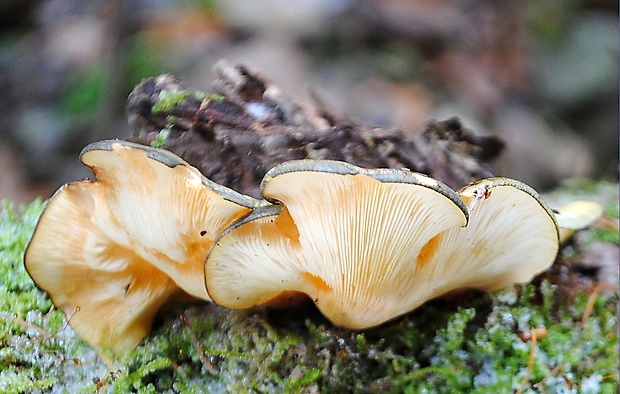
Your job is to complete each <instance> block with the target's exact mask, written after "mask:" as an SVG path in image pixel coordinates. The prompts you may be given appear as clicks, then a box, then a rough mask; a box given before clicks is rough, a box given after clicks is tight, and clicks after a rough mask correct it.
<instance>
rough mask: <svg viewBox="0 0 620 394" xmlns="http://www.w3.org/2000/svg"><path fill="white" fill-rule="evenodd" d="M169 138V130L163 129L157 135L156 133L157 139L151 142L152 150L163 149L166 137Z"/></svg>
mask: <svg viewBox="0 0 620 394" xmlns="http://www.w3.org/2000/svg"><path fill="white" fill-rule="evenodd" d="M169 136H170V129H169V128H165V129H162V130H161V131H160V132H159V133H157V137H155V139H154V140H153V142H151V146H152V147H153V148H163V147H164V144H165V143H166V141H168V137H169Z"/></svg>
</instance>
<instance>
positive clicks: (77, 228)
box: [24, 140, 255, 352]
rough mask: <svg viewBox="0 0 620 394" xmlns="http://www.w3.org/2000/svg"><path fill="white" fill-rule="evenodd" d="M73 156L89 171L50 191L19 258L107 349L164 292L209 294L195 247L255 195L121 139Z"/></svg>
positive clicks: (201, 249)
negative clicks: (87, 178) (84, 178)
mask: <svg viewBox="0 0 620 394" xmlns="http://www.w3.org/2000/svg"><path fill="white" fill-rule="evenodd" d="M81 159H82V161H83V163H84V164H86V165H87V166H89V167H90V168H91V169H92V170H93V172H94V173H95V175H96V177H97V178H98V180H96V181H80V182H76V183H73V184H69V185H65V186H63V187H62V188H60V189H59V190H58V191H57V192H56V194H55V195H54V196H53V197H52V198H51V200H50V201H49V203H48V205H47V207H46V208H45V210H44V212H43V214H42V215H41V218H40V219H39V223H38V224H37V227H36V229H35V232H34V235H33V237H32V239H31V240H30V243H29V245H28V247H27V249H26V253H25V255H24V261H25V266H26V269H27V271H28V273H29V274H30V276H31V277H32V279H33V280H34V281H35V283H36V284H37V285H38V286H39V287H40V288H42V289H43V290H45V291H47V292H48V293H49V294H50V297H51V298H52V300H53V302H54V304H55V305H56V306H57V307H58V308H59V309H61V310H63V312H64V313H65V315H66V316H67V320H68V321H69V323H70V325H71V326H72V327H73V328H74V330H75V331H76V332H77V334H78V335H80V337H82V338H83V339H84V340H85V341H86V342H87V343H89V344H90V345H91V346H93V347H95V348H98V349H109V350H112V351H114V352H117V351H119V350H121V349H124V348H131V347H134V346H135V345H137V344H138V342H139V341H140V340H141V339H142V338H143V337H144V336H145V335H146V334H147V333H148V331H149V330H150V326H151V323H152V319H153V316H154V315H155V313H156V311H157V310H158V309H159V307H160V306H161V305H162V303H164V302H165V301H166V300H167V299H168V298H169V297H170V296H171V295H173V294H174V293H176V292H181V291H183V292H186V293H188V294H190V295H192V296H194V297H197V298H200V299H205V300H209V297H208V295H207V292H206V289H205V285H204V271H203V264H204V257H205V255H206V253H207V251H208V250H209V248H210V247H211V245H212V242H213V240H214V239H215V238H217V237H218V236H219V235H220V233H221V232H222V231H223V230H224V228H226V227H227V226H229V225H230V224H232V223H233V222H235V221H236V220H238V219H239V218H241V217H243V216H244V215H247V214H248V213H249V212H251V210H252V208H253V207H254V205H255V200H253V199H250V198H247V197H245V196H242V195H240V194H238V193H235V192H233V191H232V190H229V189H226V188H224V187H222V186H219V185H216V184H214V183H212V182H211V181H209V180H207V179H205V178H204V177H203V176H202V175H200V173H199V172H198V171H197V170H196V169H194V168H192V167H190V166H189V165H188V164H187V163H185V162H184V161H182V160H181V159H179V158H178V157H176V156H174V155H172V154H171V153H169V152H166V151H162V150H158V149H154V148H150V147H145V146H141V145H137V144H132V143H128V142H125V141H116V140H114V141H101V142H97V143H94V144H91V145H89V146H87V147H86V148H85V149H84V150H83V151H82V154H81Z"/></svg>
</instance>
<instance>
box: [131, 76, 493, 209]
mask: <svg viewBox="0 0 620 394" xmlns="http://www.w3.org/2000/svg"><path fill="white" fill-rule="evenodd" d="M218 71H219V79H218V80H217V81H216V82H215V83H214V88H213V92H212V93H205V92H201V91H197V90H193V89H191V88H189V87H187V86H185V85H184V83H183V82H182V81H181V80H179V79H178V78H175V77H173V76H171V75H162V76H159V77H156V78H151V79H147V80H144V81H143V82H142V83H140V84H139V85H138V86H137V87H136V88H135V89H134V91H133V92H132V93H131V95H130V96H129V101H128V105H127V111H128V115H129V120H130V123H131V124H132V126H133V127H134V129H135V130H136V131H135V134H134V137H133V140H134V141H135V142H139V143H142V144H153V141H155V140H156V139H158V141H160V142H163V147H164V148H165V149H168V150H170V151H172V152H174V153H175V154H177V155H178V156H180V157H182V158H183V159H184V160H186V161H187V162H189V163H190V164H192V165H193V166H195V167H197V168H198V169H199V170H200V171H201V172H202V173H203V174H204V175H205V176H207V177H208V178H210V179H211V180H213V181H215V182H217V183H220V184H222V185H225V186H228V187H231V188H233V189H235V190H237V191H239V192H241V193H245V194H248V195H251V196H254V197H259V196H260V192H259V190H258V186H259V183H260V180H261V179H262V177H263V175H264V174H265V172H267V170H269V169H270V168H271V167H273V166H274V165H276V164H279V163H282V162H284V161H287V160H293V159H304V158H310V159H333V160H342V161H346V162H349V163H353V164H356V165H358V166H361V167H367V168H380V167H390V168H408V169H410V170H412V171H418V172H422V173H425V174H428V175H430V176H432V177H434V178H436V179H439V180H442V181H443V182H445V183H446V184H448V185H449V186H451V187H453V188H457V189H458V188H460V187H462V186H464V185H466V184H468V183H469V182H471V181H473V180H477V179H480V178H486V177H490V176H492V171H491V168H490V166H489V160H491V159H493V158H494V157H495V156H497V155H498V154H499V152H500V151H501V149H502V147H503V143H502V142H501V141H500V140H498V139H497V138H495V137H481V136H477V135H475V134H473V133H472V132H470V131H469V130H467V129H465V128H464V127H463V126H462V125H461V122H460V121H459V120H458V119H457V118H452V119H449V120H446V121H440V122H436V121H431V122H429V123H428V125H427V126H426V129H425V130H424V131H423V132H421V133H419V134H417V135H416V136H415V137H411V138H408V137H406V135H405V133H404V132H403V131H402V130H400V129H391V130H385V129H378V128H372V127H369V126H366V125H362V124H358V123H357V122H354V121H353V120H351V119H343V118H340V117H338V116H335V115H333V114H332V113H331V111H329V109H327V108H325V107H324V106H323V105H318V107H319V108H318V109H317V110H313V111H309V110H306V109H304V108H302V107H300V106H299V105H297V104H295V103H294V102H292V101H290V100H289V99H287V98H286V97H285V96H284V95H283V94H282V93H281V91H280V89H279V88H278V87H277V86H276V85H274V84H272V83H270V82H268V81H266V80H265V79H264V78H262V77H261V76H259V75H257V74H256V73H252V72H250V71H249V70H248V69H246V68H245V67H243V66H236V67H229V66H226V65H220V66H219V68H218ZM162 130H165V134H163V133H162ZM164 135H167V137H166V138H162V136H164ZM158 136H159V137H158Z"/></svg>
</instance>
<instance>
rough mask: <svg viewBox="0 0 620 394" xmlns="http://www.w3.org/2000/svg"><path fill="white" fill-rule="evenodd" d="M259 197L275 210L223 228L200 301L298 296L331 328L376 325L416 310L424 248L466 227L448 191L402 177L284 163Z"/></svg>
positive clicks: (246, 302) (257, 301)
mask: <svg viewBox="0 0 620 394" xmlns="http://www.w3.org/2000/svg"><path fill="white" fill-rule="evenodd" d="M261 187H262V190H263V195H264V197H265V198H267V199H268V200H272V201H278V202H280V203H281V204H282V207H281V208H279V211H278V208H271V207H267V208H262V209H258V210H256V211H255V212H254V213H253V214H252V215H250V216H248V217H247V218H246V219H245V220H243V221H242V222H240V223H238V224H237V225H235V226H234V227H232V228H230V229H229V230H228V231H227V232H226V233H225V235H223V236H222V237H221V238H220V239H219V240H218V241H217V242H216V245H214V247H213V249H212V251H211V252H210V254H209V256H208V258H207V261H206V264H205V272H206V282H207V289H208V291H209V295H210V296H211V297H212V299H213V300H214V301H215V302H216V303H219V304H221V305H223V306H225V307H228V308H233V309H241V308H248V307H252V306H256V305H261V304H265V303H267V302H269V301H270V300H272V299H273V298H274V297H277V296H278V295H279V294H282V293H283V292H288V291H298V292H302V293H306V294H307V295H309V296H310V297H311V298H312V299H313V300H314V302H315V303H316V304H317V306H318V308H319V309H320V310H321V311H322V312H323V314H324V315H325V316H326V317H327V318H329V319H330V320H331V321H332V322H334V323H335V324H337V325H340V326H345V327H350V328H366V327H371V326H375V325H378V324H380V323H382V322H384V321H386V320H389V319H392V318H394V317H395V316H398V315H400V314H403V313H405V312H407V311H409V310H411V309H412V308H413V307H415V306H417V305H413V304H412V302H411V300H412V299H413V301H414V303H416V302H417V298H416V297H412V294H415V291H416V288H417V287H418V286H420V283H421V282H424V281H425V280H426V279H425V278H420V277H417V276H416V275H414V274H415V270H416V264H424V262H422V263H420V262H418V263H416V260H418V259H419V258H418V255H419V254H420V253H421V250H422V248H423V247H424V245H426V244H427V243H428V242H429V241H430V240H431V239H433V237H435V236H436V235H437V234H439V233H440V232H442V231H445V230H446V229H449V228H453V227H457V228H459V227H461V226H464V225H466V223H467V213H466V209H465V206H464V204H463V203H462V201H461V200H460V198H459V197H458V195H457V194H456V193H455V192H454V191H452V190H451V189H449V188H448V187H447V186H445V185H443V184H441V183H440V182H437V181H435V180H433V179H431V178H428V177H426V176H423V175H421V174H416V173H412V172H409V171H406V170H402V171H399V170H387V169H382V170H365V169H362V168H359V167H356V166H353V165H348V164H345V163H340V162H333V161H311V160H303V161H293V162H288V163H285V164H282V165H279V166H277V167H275V168H273V169H272V170H270V171H269V172H268V173H267V174H266V175H265V178H264V180H263V182H262V185H261ZM422 253H423V252H422ZM422 259H424V258H422Z"/></svg>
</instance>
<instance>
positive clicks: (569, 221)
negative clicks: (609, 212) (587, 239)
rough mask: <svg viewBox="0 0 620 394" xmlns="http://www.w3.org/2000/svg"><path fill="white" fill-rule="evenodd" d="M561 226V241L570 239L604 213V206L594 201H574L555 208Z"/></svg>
mask: <svg viewBox="0 0 620 394" xmlns="http://www.w3.org/2000/svg"><path fill="white" fill-rule="evenodd" d="M555 212H556V213H555V218H556V219H557V221H558V226H559V227H560V241H561V242H562V243H564V242H566V241H567V240H569V239H570V238H571V237H572V236H573V235H574V234H575V231H577V230H582V229H584V228H586V227H588V226H590V225H591V224H592V223H594V222H595V221H596V220H597V219H598V218H600V217H601V216H602V215H603V207H602V206H600V205H599V204H597V203H595V202H594V201H585V200H578V201H572V202H569V203H568V204H565V205H563V206H561V207H560V208H558V209H556V210H555Z"/></svg>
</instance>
